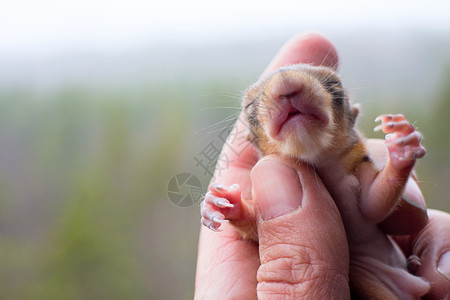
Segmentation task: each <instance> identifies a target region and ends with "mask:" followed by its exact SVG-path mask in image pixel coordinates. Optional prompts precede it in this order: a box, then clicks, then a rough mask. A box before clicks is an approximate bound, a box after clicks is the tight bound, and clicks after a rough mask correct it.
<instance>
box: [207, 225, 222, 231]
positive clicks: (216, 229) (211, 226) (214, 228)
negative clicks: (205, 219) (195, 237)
mask: <svg viewBox="0 0 450 300" xmlns="http://www.w3.org/2000/svg"><path fill="white" fill-rule="evenodd" d="M208 228H209V229H211V230H212V231H214V232H220V231H222V230H220V229H219V228H216V226H214V224H213V223H211V224H209V225H208Z"/></svg>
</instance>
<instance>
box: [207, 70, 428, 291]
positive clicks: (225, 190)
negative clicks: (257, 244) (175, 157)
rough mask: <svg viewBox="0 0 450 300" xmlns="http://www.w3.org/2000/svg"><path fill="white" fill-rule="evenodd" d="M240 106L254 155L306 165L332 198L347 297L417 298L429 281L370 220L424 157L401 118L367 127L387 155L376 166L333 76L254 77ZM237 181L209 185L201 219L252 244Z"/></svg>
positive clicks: (252, 223) (380, 216) (249, 215)
mask: <svg viewBox="0 0 450 300" xmlns="http://www.w3.org/2000/svg"><path fill="white" fill-rule="evenodd" d="M242 107H243V108H242V109H243V115H244V116H245V119H246V122H247V123H248V129H249V136H248V138H249V140H250V141H251V143H252V144H253V145H254V147H255V148H256V149H257V150H258V151H259V153H260V156H261V157H263V156H265V155H270V154H273V155H277V156H279V157H281V158H283V159H285V160H287V161H290V162H292V163H295V162H297V161H302V162H305V163H307V164H309V165H310V166H312V167H313V168H314V170H315V172H316V173H317V174H318V175H319V177H320V178H321V179H322V181H323V183H324V184H325V186H326V188H327V190H328V191H329V193H330V194H331V196H332V198H333V199H334V201H335V203H336V206H337V207H338V209H339V212H340V214H341V217H342V220H343V223H344V227H345V230H346V234H347V239H348V243H349V249H350V275H349V280H350V288H351V291H352V297H355V298H356V299H418V298H420V296H423V295H424V294H426V293H427V292H428V290H429V284H428V283H427V282H425V281H424V280H422V279H421V278H420V277H417V276H414V275H412V274H410V273H408V271H407V262H406V258H405V256H404V255H403V253H402V252H401V251H400V250H399V249H398V247H397V246H396V245H395V244H394V243H393V242H392V240H391V239H390V237H389V236H388V235H386V234H385V233H384V232H382V231H381V230H380V228H379V226H378V225H377V224H378V223H380V222H381V221H383V220H385V219H386V218H387V217H388V216H389V215H390V214H391V213H392V212H393V211H394V210H395V208H396V207H397V206H398V205H399V203H400V200H401V196H402V193H403V191H404V188H405V185H406V183H407V181H408V180H410V176H411V175H412V169H413V167H414V164H415V161H416V159H418V158H421V157H423V156H424V155H425V148H424V147H423V146H422V145H421V144H420V141H421V138H422V135H421V134H420V133H419V132H418V131H417V130H416V129H415V128H414V126H413V125H411V124H410V123H409V122H408V121H407V120H406V119H405V118H404V117H403V116H402V115H382V116H380V117H378V118H377V119H376V121H381V125H379V126H377V127H376V128H375V130H382V131H383V132H384V133H385V134H387V135H386V139H385V146H386V148H387V151H388V155H389V160H388V162H387V164H386V166H385V167H384V168H382V169H381V170H379V169H377V167H376V166H375V164H374V163H373V161H372V160H371V158H370V157H369V154H368V151H367V147H366V144H365V140H364V138H363V136H362V135H361V134H360V133H359V132H358V131H357V129H355V121H356V118H357V115H358V112H359V110H358V108H357V107H356V106H352V104H351V103H350V101H349V98H348V95H347V93H346V91H345V90H344V88H343V86H342V82H341V79H340V77H339V75H338V74H337V73H336V72H335V71H334V70H332V69H330V68H327V67H316V66H311V65H305V64H298V65H293V66H289V67H284V68H281V69H278V70H277V71H274V72H272V73H270V74H267V75H266V76H265V77H263V78H261V79H260V80H259V81H258V82H256V83H255V84H253V85H252V86H251V87H250V88H249V89H248V90H247V91H246V93H245V95H244V98H243V100H242ZM237 184H238V182H237ZM237 184H236V185H232V186H230V187H225V186H223V185H220V184H211V186H210V187H209V191H208V193H207V194H206V195H205V200H204V201H203V202H202V206H201V213H202V223H203V224H204V225H205V226H207V227H209V228H210V229H212V230H214V231H218V230H219V227H220V225H221V223H224V222H230V223H231V224H233V225H234V227H235V228H236V230H237V231H238V232H239V233H240V234H241V235H242V237H243V238H246V239H250V240H254V241H258V236H257V232H256V217H255V214H254V207H253V205H254V201H251V200H245V199H241V197H240V188H239V186H238V185H237ZM236 194H237V195H239V197H236V196H232V195H236ZM256 201H257V199H256ZM244 202H245V203H244ZM237 210H239V211H237ZM236 216H238V217H236ZM243 216H245V217H243ZM368 287H370V288H368Z"/></svg>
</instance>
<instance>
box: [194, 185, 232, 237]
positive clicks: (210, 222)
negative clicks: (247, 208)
mask: <svg viewBox="0 0 450 300" xmlns="http://www.w3.org/2000/svg"><path fill="white" fill-rule="evenodd" d="M200 209H201V215H202V224H203V225H205V226H206V227H208V228H209V229H211V230H213V231H220V230H219V228H220V225H221V224H222V223H226V222H228V221H229V220H233V219H234V218H236V217H237V216H239V215H240V214H241V188H240V187H239V185H237V184H233V185H231V186H229V187H226V186H224V185H220V184H212V185H211V186H210V187H209V191H208V193H206V195H205V200H204V201H203V202H202V203H201V208H200Z"/></svg>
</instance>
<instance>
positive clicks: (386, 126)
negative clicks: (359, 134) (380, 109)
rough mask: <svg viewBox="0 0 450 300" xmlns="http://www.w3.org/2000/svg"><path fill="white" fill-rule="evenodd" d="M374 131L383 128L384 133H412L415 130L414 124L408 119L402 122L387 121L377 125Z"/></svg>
mask: <svg viewBox="0 0 450 300" xmlns="http://www.w3.org/2000/svg"><path fill="white" fill-rule="evenodd" d="M373 130H374V131H379V130H383V132H384V133H394V132H395V133H397V134H402V135H407V134H410V133H411V132H414V126H413V125H412V124H411V123H409V122H408V121H400V122H387V123H383V124H381V125H378V126H376V127H375V128H374V129H373Z"/></svg>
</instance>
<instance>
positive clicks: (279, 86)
mask: <svg viewBox="0 0 450 300" xmlns="http://www.w3.org/2000/svg"><path fill="white" fill-rule="evenodd" d="M284 75H285V74H283V73H279V74H277V75H276V77H278V78H272V82H274V85H273V87H272V90H271V93H270V95H271V97H272V99H274V100H280V99H284V98H294V97H295V96H297V95H298V94H300V93H301V92H302V90H303V89H304V86H305V84H304V82H303V80H302V79H301V78H298V77H293V76H284Z"/></svg>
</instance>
